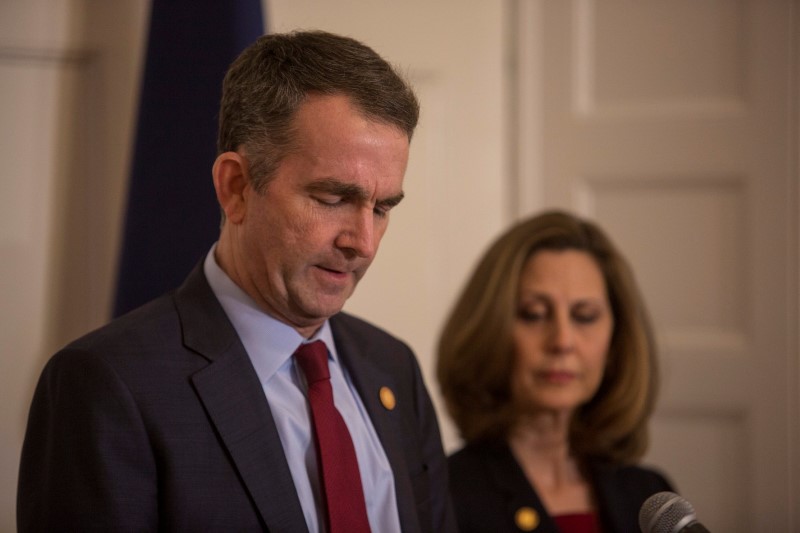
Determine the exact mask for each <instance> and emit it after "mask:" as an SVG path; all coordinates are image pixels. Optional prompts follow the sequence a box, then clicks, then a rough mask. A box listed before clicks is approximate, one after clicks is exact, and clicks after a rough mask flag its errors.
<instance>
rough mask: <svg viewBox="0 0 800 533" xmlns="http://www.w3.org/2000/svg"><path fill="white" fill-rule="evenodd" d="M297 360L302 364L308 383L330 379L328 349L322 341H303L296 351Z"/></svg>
mask: <svg viewBox="0 0 800 533" xmlns="http://www.w3.org/2000/svg"><path fill="white" fill-rule="evenodd" d="M294 358H295V361H297V363H298V364H299V365H300V368H301V369H302V370H303V374H304V375H305V376H306V381H307V382H308V384H309V385H310V384H312V383H316V382H317V381H322V380H324V379H330V378H331V374H330V371H329V370H328V349H327V348H326V347H325V343H324V342H322V341H314V342H309V343H303V344H301V345H300V347H299V348H297V350H296V351H295V352H294Z"/></svg>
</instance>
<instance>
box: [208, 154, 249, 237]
mask: <svg viewBox="0 0 800 533" xmlns="http://www.w3.org/2000/svg"><path fill="white" fill-rule="evenodd" d="M211 173H212V175H213V177H214V190H216V192H217V201H218V202H219V205H220V207H221V208H222V210H223V211H224V212H225V218H226V219H227V220H230V221H231V222H232V223H234V224H239V223H240V222H241V221H242V220H243V219H244V214H245V190H246V189H247V187H248V186H249V185H250V174H249V172H248V168H247V160H246V159H245V158H244V157H243V156H242V155H241V154H239V153H236V152H224V153H221V154H219V155H218V156H217V159H216V161H214V166H213V168H212V170H211Z"/></svg>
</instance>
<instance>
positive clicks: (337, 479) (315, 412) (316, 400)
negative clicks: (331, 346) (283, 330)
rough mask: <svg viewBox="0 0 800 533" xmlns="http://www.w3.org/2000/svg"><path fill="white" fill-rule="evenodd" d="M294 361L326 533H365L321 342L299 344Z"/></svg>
mask: <svg viewBox="0 0 800 533" xmlns="http://www.w3.org/2000/svg"><path fill="white" fill-rule="evenodd" d="M294 358H295V360H296V361H297V363H298V364H299V365H300V368H302V369H303V374H305V376H306V382H307V383H308V401H309V403H310V404H311V419H312V421H313V423H314V436H315V439H314V440H315V443H316V448H317V459H318V461H319V467H320V468H319V470H320V472H321V473H322V488H323V493H324V496H325V503H326V512H327V518H328V532H329V533H362V532H364V533H368V532H369V531H370V528H369V520H368V519H367V507H366V504H365V503H364V489H363V488H362V486H361V474H360V473H359V471H358V459H356V450H355V448H354V447H353V441H352V439H351V438H350V432H349V431H348V430H347V426H346V425H345V423H344V419H343V418H342V415H341V414H339V411H338V410H337V409H336V406H335V405H334V404H333V389H332V388H331V375H330V372H329V371H328V350H327V348H326V347H325V343H323V342H322V341H314V342H311V343H308V344H301V345H300V347H299V348H298V349H297V351H296V352H295V353H294Z"/></svg>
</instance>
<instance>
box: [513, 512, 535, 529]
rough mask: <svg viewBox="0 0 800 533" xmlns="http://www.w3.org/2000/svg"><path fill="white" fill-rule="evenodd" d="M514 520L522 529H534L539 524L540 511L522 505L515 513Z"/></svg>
mask: <svg viewBox="0 0 800 533" xmlns="http://www.w3.org/2000/svg"><path fill="white" fill-rule="evenodd" d="M514 522H516V523H517V527H518V528H519V529H520V530H522V531H533V530H534V529H536V527H537V526H538V525H539V513H537V512H536V510H535V509H532V508H530V507H520V508H519V509H517V512H516V513H514Z"/></svg>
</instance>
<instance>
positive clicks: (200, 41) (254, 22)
mask: <svg viewBox="0 0 800 533" xmlns="http://www.w3.org/2000/svg"><path fill="white" fill-rule="evenodd" d="M263 33H264V20H263V16H262V13H261V0H227V1H219V0H153V3H152V8H151V12H150V31H149V36H148V43H147V56H146V62H145V68H144V77H143V82H142V86H141V94H140V101H139V117H138V125H137V132H136V141H135V145H134V154H133V168H132V173H131V177H130V184H129V192H128V205H127V211H126V217H125V228H124V234H123V241H122V252H121V257H120V263H119V271H118V278H117V292H116V298H115V302H114V316H118V315H120V314H122V313H125V312H126V311H129V310H131V309H133V308H134V307H138V306H139V305H141V304H143V303H145V302H147V301H148V300H151V299H153V298H155V297H156V296H159V295H160V294H162V293H164V292H166V291H168V290H170V289H172V288H175V287H177V286H178V285H179V284H180V283H181V282H182V281H183V279H184V278H185V277H186V275H187V274H188V273H189V271H190V270H191V268H192V267H193V266H194V265H195V264H196V263H197V262H198V261H199V260H200V259H201V258H202V257H203V256H204V255H205V253H206V252H207V251H208V249H209V248H210V246H211V244H212V243H213V242H214V241H215V240H216V239H217V237H218V236H219V222H220V210H219V205H218V204H217V200H216V195H215V193H214V186H213V182H212V179H211V166H212V165H213V163H214V159H215V157H216V137H217V118H218V111H219V101H220V96H221V93H222V78H223V77H224V75H225V71H226V70H227V68H228V66H229V65H230V63H231V62H232V61H233V60H234V59H235V58H236V56H237V55H238V54H239V53H240V52H241V51H242V50H243V49H244V48H246V47H247V45H249V44H250V43H252V42H253V41H254V40H256V39H257V38H258V37H259V36H260V35H262V34H263Z"/></svg>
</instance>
